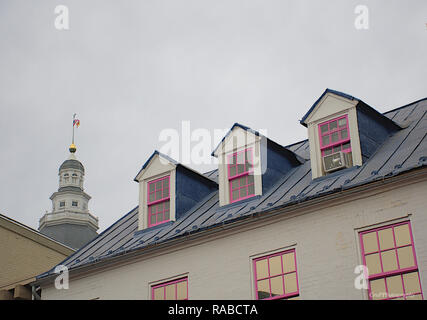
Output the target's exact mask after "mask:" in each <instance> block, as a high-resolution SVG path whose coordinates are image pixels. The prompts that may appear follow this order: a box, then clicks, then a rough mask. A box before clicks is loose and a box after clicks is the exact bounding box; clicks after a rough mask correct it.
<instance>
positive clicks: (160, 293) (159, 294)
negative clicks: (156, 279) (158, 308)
mask: <svg viewBox="0 0 427 320" xmlns="http://www.w3.org/2000/svg"><path fill="white" fill-rule="evenodd" d="M153 291H154V292H153V299H154V300H163V299H164V288H163V287H160V288H156V289H154V290H153Z"/></svg>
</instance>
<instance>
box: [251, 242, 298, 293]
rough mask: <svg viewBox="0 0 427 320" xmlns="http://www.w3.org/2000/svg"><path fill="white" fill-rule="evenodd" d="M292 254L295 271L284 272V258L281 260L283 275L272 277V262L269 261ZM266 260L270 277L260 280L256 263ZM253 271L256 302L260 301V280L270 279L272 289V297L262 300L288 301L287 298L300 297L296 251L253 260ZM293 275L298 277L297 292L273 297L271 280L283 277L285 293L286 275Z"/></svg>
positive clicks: (286, 251) (291, 250)
mask: <svg viewBox="0 0 427 320" xmlns="http://www.w3.org/2000/svg"><path fill="white" fill-rule="evenodd" d="M291 252H292V253H293V254H294V261H295V271H291V272H283V258H282V259H281V264H282V265H281V266H282V273H281V274H277V275H274V276H270V260H269V259H270V258H272V257H275V256H281V255H285V254H287V253H291ZM265 259H267V265H268V277H265V278H260V279H258V278H257V270H256V263H257V261H260V260H265ZM253 270H254V279H255V297H256V300H260V299H259V298H258V281H259V280H266V279H268V283H269V287H270V297H269V298H264V299H262V300H277V299H287V298H291V297H296V296H299V282H298V267H297V255H296V252H295V249H290V250H285V251H281V252H277V253H274V254H270V255H267V256H262V257H259V258H256V259H254V260H253ZM291 273H295V275H296V279H297V291H295V292H291V293H285V294H283V295H280V296H274V297H272V296H271V278H274V277H278V276H283V292H285V277H284V275H286V274H291Z"/></svg>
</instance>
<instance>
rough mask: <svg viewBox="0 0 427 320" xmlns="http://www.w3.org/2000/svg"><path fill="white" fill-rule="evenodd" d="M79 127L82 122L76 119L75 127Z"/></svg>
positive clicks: (74, 121)
mask: <svg viewBox="0 0 427 320" xmlns="http://www.w3.org/2000/svg"><path fill="white" fill-rule="evenodd" d="M79 125H80V120H79V119H74V120H73V127H74V126H76V127H77V128H78V127H79Z"/></svg>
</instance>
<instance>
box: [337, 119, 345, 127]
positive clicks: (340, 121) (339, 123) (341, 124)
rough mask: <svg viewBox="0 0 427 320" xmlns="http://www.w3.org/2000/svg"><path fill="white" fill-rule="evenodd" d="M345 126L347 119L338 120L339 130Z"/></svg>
mask: <svg viewBox="0 0 427 320" xmlns="http://www.w3.org/2000/svg"><path fill="white" fill-rule="evenodd" d="M346 125H347V119H346V118H342V119H339V120H338V126H339V127H340V128H342V127H345V126H346Z"/></svg>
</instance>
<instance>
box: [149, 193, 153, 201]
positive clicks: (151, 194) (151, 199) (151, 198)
mask: <svg viewBox="0 0 427 320" xmlns="http://www.w3.org/2000/svg"><path fill="white" fill-rule="evenodd" d="M148 201H150V202H151V201H154V193H150V196H149V199H148Z"/></svg>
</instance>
